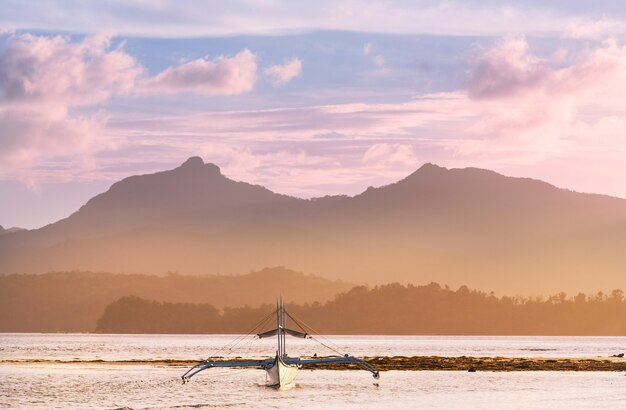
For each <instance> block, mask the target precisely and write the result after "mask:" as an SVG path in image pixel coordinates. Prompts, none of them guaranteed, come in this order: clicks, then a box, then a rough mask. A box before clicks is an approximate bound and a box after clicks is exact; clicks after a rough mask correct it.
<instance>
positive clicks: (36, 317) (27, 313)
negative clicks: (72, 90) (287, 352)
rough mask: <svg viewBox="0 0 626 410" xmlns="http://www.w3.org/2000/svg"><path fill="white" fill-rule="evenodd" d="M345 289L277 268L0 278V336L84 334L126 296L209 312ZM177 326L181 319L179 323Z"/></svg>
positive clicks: (311, 298)
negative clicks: (190, 273) (208, 307)
mask: <svg viewBox="0 0 626 410" xmlns="http://www.w3.org/2000/svg"><path fill="white" fill-rule="evenodd" d="M350 287H351V286H350V285H349V284H346V283H341V282H331V281H328V280H325V279H322V278H320V277H317V276H313V275H305V274H303V273H300V272H295V271H292V270H289V269H285V268H282V267H277V268H267V269H263V270H261V271H258V272H252V273H249V274H245V275H235V276H223V275H210V276H201V277H200V276H185V275H178V274H167V275H164V276H149V275H124V274H111V273H94V272H56V273H46V274H41V275H24V274H12V275H5V276H0V332H90V331H93V330H94V329H95V327H96V321H97V319H98V318H99V317H100V316H101V315H102V313H103V312H104V308H105V306H107V305H108V304H110V303H112V302H113V301H115V300H117V299H119V298H121V297H123V296H129V295H135V296H137V297H141V298H147V299H153V300H159V301H166V302H175V303H179V302H187V303H210V304H211V305H212V306H213V307H214V308H217V309H223V308H232V307H240V306H244V305H247V306H252V307H257V306H260V305H262V304H265V303H271V302H272V301H274V300H275V297H276V295H280V294H282V295H285V296H288V297H289V298H290V300H297V301H299V302H300V303H312V302H315V301H326V300H329V299H332V298H333V297H334V296H335V295H336V294H337V293H339V292H341V291H345V290H347V289H349V288H350ZM181 320H182V319H181Z"/></svg>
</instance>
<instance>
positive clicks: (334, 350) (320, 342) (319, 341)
mask: <svg viewBox="0 0 626 410" xmlns="http://www.w3.org/2000/svg"><path fill="white" fill-rule="evenodd" d="M311 339H313V340H315V341H316V342H317V343H319V344H321V345H322V346H324V347H326V348H327V349H330V350H332V351H333V352H335V353H337V354H338V355H339V356H343V353H341V352H340V351H339V350H337V349H334V348H332V347H330V346H328V345H327V344H326V343H324V342H322V341H321V340H318V339H317V338H315V337H313V336H311Z"/></svg>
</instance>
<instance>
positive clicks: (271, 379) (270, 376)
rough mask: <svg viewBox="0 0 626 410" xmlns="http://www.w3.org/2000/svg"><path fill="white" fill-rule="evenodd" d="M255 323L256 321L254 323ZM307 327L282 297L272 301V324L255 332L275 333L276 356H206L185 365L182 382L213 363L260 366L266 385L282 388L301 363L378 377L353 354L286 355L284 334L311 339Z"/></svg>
mask: <svg viewBox="0 0 626 410" xmlns="http://www.w3.org/2000/svg"><path fill="white" fill-rule="evenodd" d="M287 316H289V318H290V319H291V320H292V321H293V322H294V323H296V325H298V326H299V327H300V329H301V330H302V331H301V332H300V331H297V330H294V329H289V328H287V327H286V318H287ZM257 326H259V325H257ZM306 328H308V330H312V329H310V327H308V326H306V325H304V324H303V323H302V322H301V321H299V320H297V319H296V318H294V317H293V316H291V315H290V314H289V313H288V312H287V311H286V309H285V305H284V303H283V300H282V297H281V298H280V300H279V301H277V302H276V328H274V329H271V330H268V331H266V332H262V333H258V334H257V335H256V336H257V337H258V338H266V337H272V336H276V338H277V349H276V356H275V357H271V358H268V359H265V360H210V359H207V360H205V361H203V362H201V363H198V364H197V365H195V366H193V367H192V368H191V369H189V370H188V371H187V372H186V373H185V374H184V375H183V376H182V379H183V384H184V383H187V382H189V380H190V379H191V377H193V376H195V375H196V374H198V373H200V372H201V371H203V370H207V369H210V368H213V367H252V368H260V369H264V370H265V371H266V373H267V376H266V384H267V386H269V387H274V388H285V387H288V386H291V385H292V384H293V382H294V379H295V377H296V374H297V372H298V369H299V368H301V367H302V366H303V365H312V364H322V363H332V364H347V365H356V366H358V367H360V368H361V369H363V370H367V371H369V372H371V373H372V375H373V376H374V378H376V379H378V378H379V377H380V374H379V372H378V370H376V369H375V368H374V367H373V366H372V365H370V364H369V363H367V362H366V361H364V360H362V359H359V358H357V357H354V356H350V355H347V354H344V355H342V356H338V357H311V358H303V357H289V355H288V354H287V351H286V349H285V345H286V343H285V342H286V336H292V337H297V338H303V339H307V338H310V339H313V336H312V335H311V334H310V333H308V332H307V330H306Z"/></svg>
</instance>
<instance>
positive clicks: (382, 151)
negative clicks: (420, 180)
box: [363, 143, 417, 170]
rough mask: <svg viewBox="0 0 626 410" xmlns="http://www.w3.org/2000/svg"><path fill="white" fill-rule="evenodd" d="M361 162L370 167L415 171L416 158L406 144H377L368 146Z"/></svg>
mask: <svg viewBox="0 0 626 410" xmlns="http://www.w3.org/2000/svg"><path fill="white" fill-rule="evenodd" d="M363 162H364V163H366V164H367V165H370V166H375V167H382V168H389V167H397V166H400V167H404V168H407V169H409V170H413V169H417V157H416V156H415V153H414V152H413V148H412V147H411V146H410V145H407V144H389V143H379V144H374V145H372V146H370V147H369V148H368V149H367V151H365V154H363Z"/></svg>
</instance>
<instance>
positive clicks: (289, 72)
mask: <svg viewBox="0 0 626 410" xmlns="http://www.w3.org/2000/svg"><path fill="white" fill-rule="evenodd" d="M263 73H264V74H265V76H266V77H268V78H269V79H270V81H271V82H272V83H273V84H274V85H283V84H287V83H288V82H289V81H291V80H293V79H294V78H296V77H298V76H299V75H300V74H301V73H302V60H300V59H299V58H296V57H294V58H292V59H291V60H289V61H287V62H285V63H284V64H282V65H273V66H271V67H268V68H266V69H265V70H264V71H263Z"/></svg>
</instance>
